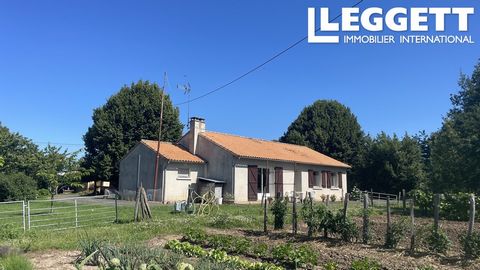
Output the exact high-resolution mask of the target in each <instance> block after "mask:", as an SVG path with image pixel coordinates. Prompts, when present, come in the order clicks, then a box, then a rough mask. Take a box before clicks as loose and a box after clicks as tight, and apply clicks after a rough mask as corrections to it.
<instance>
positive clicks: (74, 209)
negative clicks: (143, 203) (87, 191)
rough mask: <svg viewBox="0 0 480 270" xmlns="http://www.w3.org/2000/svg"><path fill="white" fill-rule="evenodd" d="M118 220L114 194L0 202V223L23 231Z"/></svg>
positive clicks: (90, 224) (97, 223) (80, 225)
mask: <svg viewBox="0 0 480 270" xmlns="http://www.w3.org/2000/svg"><path fill="white" fill-rule="evenodd" d="M117 220H118V204H117V197H116V195H112V196H90V197H72V198H63V199H54V200H32V201H27V202H25V201H18V202H2V203H0V225H5V224H13V225H14V226H16V227H17V226H18V227H21V228H22V229H23V230H25V231H26V230H65V229H72V228H81V227H87V226H92V225H99V224H105V223H112V222H114V221H117Z"/></svg>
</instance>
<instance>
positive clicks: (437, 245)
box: [426, 228, 451, 254]
mask: <svg viewBox="0 0 480 270" xmlns="http://www.w3.org/2000/svg"><path fill="white" fill-rule="evenodd" d="M426 243H427V248H428V249H429V250H430V251H433V252H437V253H443V254H445V253H446V252H447V250H448V248H449V247H450V244H451V243H450V240H449V239H448V237H447V234H446V233H445V232H443V231H442V230H440V228H438V230H435V229H434V228H432V229H431V230H430V231H429V233H428V235H427V239H426Z"/></svg>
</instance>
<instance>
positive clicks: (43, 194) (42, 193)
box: [37, 188, 51, 198]
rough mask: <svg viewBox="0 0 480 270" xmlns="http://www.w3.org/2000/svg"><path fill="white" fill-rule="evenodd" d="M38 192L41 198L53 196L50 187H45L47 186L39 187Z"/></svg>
mask: <svg viewBox="0 0 480 270" xmlns="http://www.w3.org/2000/svg"><path fill="white" fill-rule="evenodd" d="M37 194H38V197H39V198H50V196H51V194H50V191H48V189H45V188H41V189H39V190H38V192H37Z"/></svg>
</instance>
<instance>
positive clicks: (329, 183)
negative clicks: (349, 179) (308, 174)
mask: <svg viewBox="0 0 480 270" xmlns="http://www.w3.org/2000/svg"><path fill="white" fill-rule="evenodd" d="M331 176H332V173H331V172H327V188H332V179H331Z"/></svg>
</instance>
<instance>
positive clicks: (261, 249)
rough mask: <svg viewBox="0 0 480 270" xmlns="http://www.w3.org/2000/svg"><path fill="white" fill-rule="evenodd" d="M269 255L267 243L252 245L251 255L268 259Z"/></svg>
mask: <svg viewBox="0 0 480 270" xmlns="http://www.w3.org/2000/svg"><path fill="white" fill-rule="evenodd" d="M267 254H268V245H267V244H265V243H256V244H253V245H252V248H251V255H252V256H254V257H256V258H263V257H266V256H267Z"/></svg>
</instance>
